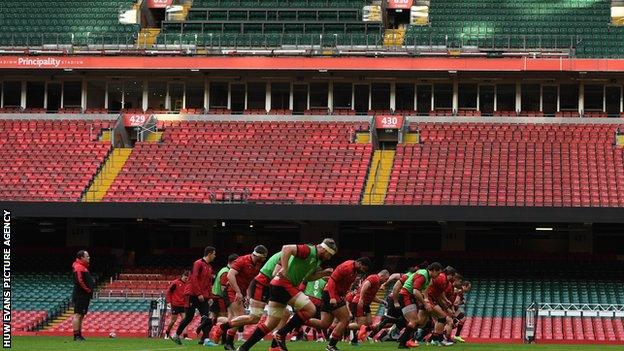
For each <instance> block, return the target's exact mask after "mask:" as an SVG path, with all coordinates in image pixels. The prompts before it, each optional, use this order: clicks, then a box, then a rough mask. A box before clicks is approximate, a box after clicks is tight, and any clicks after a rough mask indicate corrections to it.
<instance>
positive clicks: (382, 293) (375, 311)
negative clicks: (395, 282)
mask: <svg viewBox="0 0 624 351" xmlns="http://www.w3.org/2000/svg"><path fill="white" fill-rule="evenodd" d="M387 295H388V290H386V289H379V290H377V295H376V296H375V297H377V298H378V299H380V300H382V301H385V300H386V296H387ZM384 311H385V308H384V306H383V305H382V304H380V303H377V302H373V303H371V315H373V316H381V315H383V314H384Z"/></svg>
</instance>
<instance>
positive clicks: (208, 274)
mask: <svg viewBox="0 0 624 351" xmlns="http://www.w3.org/2000/svg"><path fill="white" fill-rule="evenodd" d="M215 257H217V251H216V250H215V248H214V247H212V246H206V248H205V249H204V256H203V257H202V258H200V259H199V260H197V261H195V262H194V263H193V268H192V269H191V275H190V276H189V279H188V284H186V287H185V288H184V295H186V296H188V302H189V306H188V308H187V309H186V313H185V315H184V319H183V320H182V322H180V325H178V329H177V330H176V333H175V335H173V336H172V337H171V340H173V342H175V343H176V344H178V345H182V341H180V335H182V333H183V332H184V329H185V328H186V326H187V325H189V323H191V321H192V320H193V317H195V310H199V314H200V315H201V322H200V323H199V327H198V329H201V331H202V336H201V337H200V339H199V344H203V343H204V340H205V339H206V338H207V337H208V334H209V333H210V326H211V324H212V321H211V320H210V304H209V301H210V298H211V297H212V274H213V273H212V266H211V265H210V262H212V261H214V259H215Z"/></svg>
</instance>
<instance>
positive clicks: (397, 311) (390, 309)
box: [386, 296, 403, 318]
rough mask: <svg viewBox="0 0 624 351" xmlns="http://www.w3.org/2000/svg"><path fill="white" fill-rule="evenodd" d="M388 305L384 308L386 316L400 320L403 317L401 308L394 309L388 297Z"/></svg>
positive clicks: (392, 301) (392, 302) (391, 300)
mask: <svg viewBox="0 0 624 351" xmlns="http://www.w3.org/2000/svg"><path fill="white" fill-rule="evenodd" d="M386 302H387V303H388V307H387V308H386V314H387V315H388V316H390V317H394V318H401V317H403V312H401V308H396V307H394V300H393V299H392V298H391V297H390V296H388V298H387V299H386Z"/></svg>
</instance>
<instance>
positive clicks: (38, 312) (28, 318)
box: [11, 273, 73, 331]
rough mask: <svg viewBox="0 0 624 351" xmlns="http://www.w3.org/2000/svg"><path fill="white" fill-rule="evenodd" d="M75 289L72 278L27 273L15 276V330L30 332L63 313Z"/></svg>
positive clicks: (13, 302) (13, 307)
mask: <svg viewBox="0 0 624 351" xmlns="http://www.w3.org/2000/svg"><path fill="white" fill-rule="evenodd" d="M72 289H73V285H72V280H71V275H69V274H62V273H24V274H18V275H16V276H15V278H14V281H13V286H12V293H13V296H14V297H13V300H12V306H11V309H12V311H13V315H12V318H13V320H12V322H13V324H12V327H13V328H15V329H16V330H18V331H29V330H31V329H33V328H34V327H36V326H37V325H39V324H41V323H42V322H44V321H46V320H47V319H48V318H49V317H52V316H54V315H56V314H58V313H60V312H62V311H63V310H64V309H65V307H66V306H67V305H68V303H69V298H70V296H71V293H72Z"/></svg>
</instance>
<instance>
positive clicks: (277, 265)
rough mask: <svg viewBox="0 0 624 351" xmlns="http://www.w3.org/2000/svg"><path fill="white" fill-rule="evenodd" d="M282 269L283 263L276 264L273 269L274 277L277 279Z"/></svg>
mask: <svg viewBox="0 0 624 351" xmlns="http://www.w3.org/2000/svg"><path fill="white" fill-rule="evenodd" d="M281 269H282V264H281V263H278V264H276V265H275V268H274V269H273V273H272V274H273V275H272V277H275V276H276V275H277V273H279V272H280V270H281Z"/></svg>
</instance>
